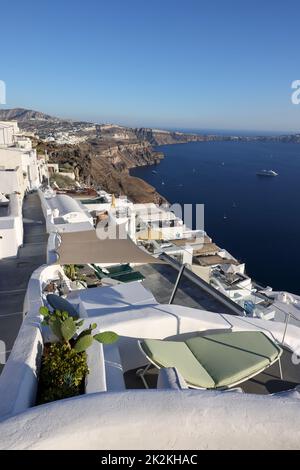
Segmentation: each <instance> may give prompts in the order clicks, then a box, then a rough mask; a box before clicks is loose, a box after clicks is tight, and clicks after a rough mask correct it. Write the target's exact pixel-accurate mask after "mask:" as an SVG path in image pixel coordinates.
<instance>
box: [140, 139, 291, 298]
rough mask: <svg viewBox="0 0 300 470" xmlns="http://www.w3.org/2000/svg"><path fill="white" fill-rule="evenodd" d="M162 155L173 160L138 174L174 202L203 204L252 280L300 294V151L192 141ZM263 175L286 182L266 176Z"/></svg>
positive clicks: (210, 228)
mask: <svg viewBox="0 0 300 470" xmlns="http://www.w3.org/2000/svg"><path fill="white" fill-rule="evenodd" d="M157 150H159V151H162V152H163V153H164V154H165V158H164V160H162V161H161V163H160V164H159V165H155V166H148V167H140V168H135V169H134V170H132V171H131V174H132V175H133V176H138V177H140V178H143V179H144V180H146V181H147V182H149V183H150V184H152V185H153V186H155V187H156V188H157V190H158V192H160V193H161V194H162V195H163V196H165V197H166V198H167V199H168V201H169V202H171V203H175V202H179V203H181V204H184V203H193V204H197V203H198V204H201V203H203V204H204V205H205V230H206V232H207V233H208V234H209V235H210V236H211V237H212V238H213V240H214V241H215V242H216V243H217V244H218V245H219V246H220V247H222V248H226V249H227V250H228V251H229V252H231V253H232V255H233V256H235V257H236V258H238V259H239V260H241V261H243V262H246V269H247V272H248V274H249V275H250V276H252V277H253V278H254V279H256V280H257V281H258V282H261V283H262V284H265V285H270V286H272V287H273V289H276V290H277V289H280V290H288V291H290V292H294V293H298V294H300V243H299V242H300V211H299V202H300V145H297V144H288V143H269V142H268V143H258V142H250V143H248V142H247V143H246V142H192V143H188V144H178V145H165V146H161V147H157ZM153 169H155V170H156V171H157V174H153V173H152V170H153ZM262 169H272V170H275V171H276V172H277V173H279V176H277V177H274V178H272V177H270V178H267V177H258V176H257V175H256V172H257V171H259V170H262ZM162 182H164V184H162Z"/></svg>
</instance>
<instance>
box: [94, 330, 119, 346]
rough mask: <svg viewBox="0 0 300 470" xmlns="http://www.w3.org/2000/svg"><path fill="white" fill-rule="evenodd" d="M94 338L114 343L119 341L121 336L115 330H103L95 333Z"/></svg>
mask: <svg viewBox="0 0 300 470" xmlns="http://www.w3.org/2000/svg"><path fill="white" fill-rule="evenodd" d="M94 339H95V340H96V341H99V343H103V344H112V343H115V342H116V341H118V339H119V336H118V335H117V333H114V332H113V331H103V332H102V333H97V334H96V335H94Z"/></svg>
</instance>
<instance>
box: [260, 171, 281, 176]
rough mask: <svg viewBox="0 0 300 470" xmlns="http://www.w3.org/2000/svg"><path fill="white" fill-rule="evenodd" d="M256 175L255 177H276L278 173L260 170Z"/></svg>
mask: <svg viewBox="0 0 300 470" xmlns="http://www.w3.org/2000/svg"><path fill="white" fill-rule="evenodd" d="M256 174H257V176H278V173H276V171H274V170H260V171H258V172H257V173H256Z"/></svg>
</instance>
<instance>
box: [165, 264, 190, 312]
mask: <svg viewBox="0 0 300 470" xmlns="http://www.w3.org/2000/svg"><path fill="white" fill-rule="evenodd" d="M185 266H186V265H185V264H182V265H181V268H180V270H179V273H178V276H177V279H176V282H175V285H174V289H173V292H172V294H171V297H170V300H169V304H172V303H173V300H174V298H175V295H176V292H177V289H178V284H179V282H180V279H181V277H182V275H183V271H184V268H185Z"/></svg>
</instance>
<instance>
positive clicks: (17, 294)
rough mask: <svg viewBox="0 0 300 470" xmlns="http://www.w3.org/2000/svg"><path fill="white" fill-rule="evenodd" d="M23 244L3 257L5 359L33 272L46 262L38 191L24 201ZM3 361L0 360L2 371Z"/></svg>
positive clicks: (0, 301) (0, 300) (0, 313)
mask: <svg viewBox="0 0 300 470" xmlns="http://www.w3.org/2000/svg"><path fill="white" fill-rule="evenodd" d="M23 225H24V244H23V246H22V247H20V249H19V253H18V256H17V257H16V258H6V259H3V260H1V261H0V340H2V341H4V342H5V347H6V359H7V357H8V355H9V353H10V351H11V349H12V346H13V344H14V341H15V339H16V337H17V334H18V331H19V328H20V326H21V323H22V315H23V302H24V297H25V293H26V288H27V284H28V280H29V278H30V276H31V274H32V272H33V271H34V270H35V269H36V268H38V267H39V266H41V265H42V264H44V263H46V246H47V239H48V235H47V233H46V228H45V220H44V216H43V213H42V209H41V205H40V199H39V196H38V194H37V193H33V194H29V195H28V196H26V198H25V199H24V203H23ZM2 368H3V365H1V364H0V371H1V370H2Z"/></svg>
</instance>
